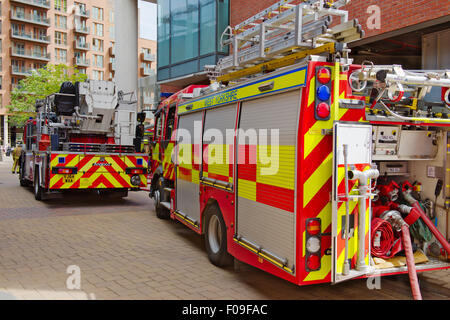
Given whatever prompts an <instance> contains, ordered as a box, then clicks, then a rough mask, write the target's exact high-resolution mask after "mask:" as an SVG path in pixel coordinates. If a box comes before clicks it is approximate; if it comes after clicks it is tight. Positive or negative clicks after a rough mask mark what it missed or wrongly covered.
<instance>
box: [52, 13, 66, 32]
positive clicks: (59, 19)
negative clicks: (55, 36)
mask: <svg viewBox="0 0 450 320" xmlns="http://www.w3.org/2000/svg"><path fill="white" fill-rule="evenodd" d="M55 27H57V28H60V29H67V17H65V16H61V15H59V14H55Z"/></svg>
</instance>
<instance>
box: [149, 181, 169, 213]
mask: <svg viewBox="0 0 450 320" xmlns="http://www.w3.org/2000/svg"><path fill="white" fill-rule="evenodd" d="M164 195H165V191H164V179H163V178H159V179H158V181H157V182H156V186H155V192H154V195H153V200H154V202H155V211H156V216H157V217H158V218H159V219H169V217H170V211H169V209H167V208H166V207H164V206H163V205H162V204H161V202H162V201H166V202H167V200H168V199H165V198H166V197H165V196H164Z"/></svg>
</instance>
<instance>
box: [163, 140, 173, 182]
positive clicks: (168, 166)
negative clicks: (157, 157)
mask: <svg viewBox="0 0 450 320" xmlns="http://www.w3.org/2000/svg"><path fill="white" fill-rule="evenodd" d="M174 145H175V143H174V142H169V144H168V145H167V147H166V149H165V150H164V157H163V161H162V166H163V177H164V178H165V179H168V180H174V179H175V165H174V163H173V162H172V153H173V151H174Z"/></svg>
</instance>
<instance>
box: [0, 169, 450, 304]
mask: <svg viewBox="0 0 450 320" xmlns="http://www.w3.org/2000/svg"><path fill="white" fill-rule="evenodd" d="M10 165H11V162H10V161H6V162H0V299H245V300H253V299H301V300H303V299H411V294H410V289H409V283H408V280H407V276H405V275H402V276H392V277H384V278H383V279H382V280H381V290H369V289H368V288H367V287H366V280H354V281H348V282H345V283H341V284H337V285H332V286H331V285H329V284H323V285H313V286H306V287H298V286H295V285H293V284H291V283H289V282H286V281H284V280H282V279H279V278H276V277H274V276H271V275H269V274H267V273H265V272H263V271H260V270H258V269H255V268H253V267H250V266H248V265H244V264H241V263H237V264H236V266H235V267H234V268H233V267H230V268H227V269H221V268H217V267H215V266H213V265H212V264H210V263H209V261H208V258H207V256H206V253H205V250H204V246H203V242H202V241H203V240H202V238H201V237H199V236H198V235H196V234H195V233H194V232H192V231H190V230H188V229H187V228H186V227H184V226H183V225H181V224H179V223H177V222H175V221H162V220H159V219H157V218H156V216H155V213H154V212H153V204H152V200H151V199H149V198H148V195H147V193H145V192H138V193H130V195H129V197H128V198H126V199H123V200H107V201H99V200H98V198H97V197H96V196H94V195H89V194H76V195H73V194H72V195H67V196H65V197H64V198H62V199H53V200H49V201H47V202H37V201H35V200H34V197H33V194H32V190H31V189H28V188H21V187H20V186H19V183H18V180H17V177H16V176H13V175H12V174H11V173H10ZM71 265H75V266H78V267H79V268H80V272H81V289H79V290H77V289H75V290H69V289H68V287H67V284H66V282H67V280H68V277H69V276H70V274H68V273H67V268H68V267H69V266H71ZM420 284H421V289H422V295H423V297H424V299H445V300H448V299H449V298H450V271H449V270H441V271H434V272H427V273H425V274H421V275H420Z"/></svg>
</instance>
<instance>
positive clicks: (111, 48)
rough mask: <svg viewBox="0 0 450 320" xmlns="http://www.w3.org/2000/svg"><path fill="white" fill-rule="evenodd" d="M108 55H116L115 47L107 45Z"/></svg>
mask: <svg viewBox="0 0 450 320" xmlns="http://www.w3.org/2000/svg"><path fill="white" fill-rule="evenodd" d="M109 55H110V56H111V57H114V56H115V55H116V48H114V47H109Z"/></svg>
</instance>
